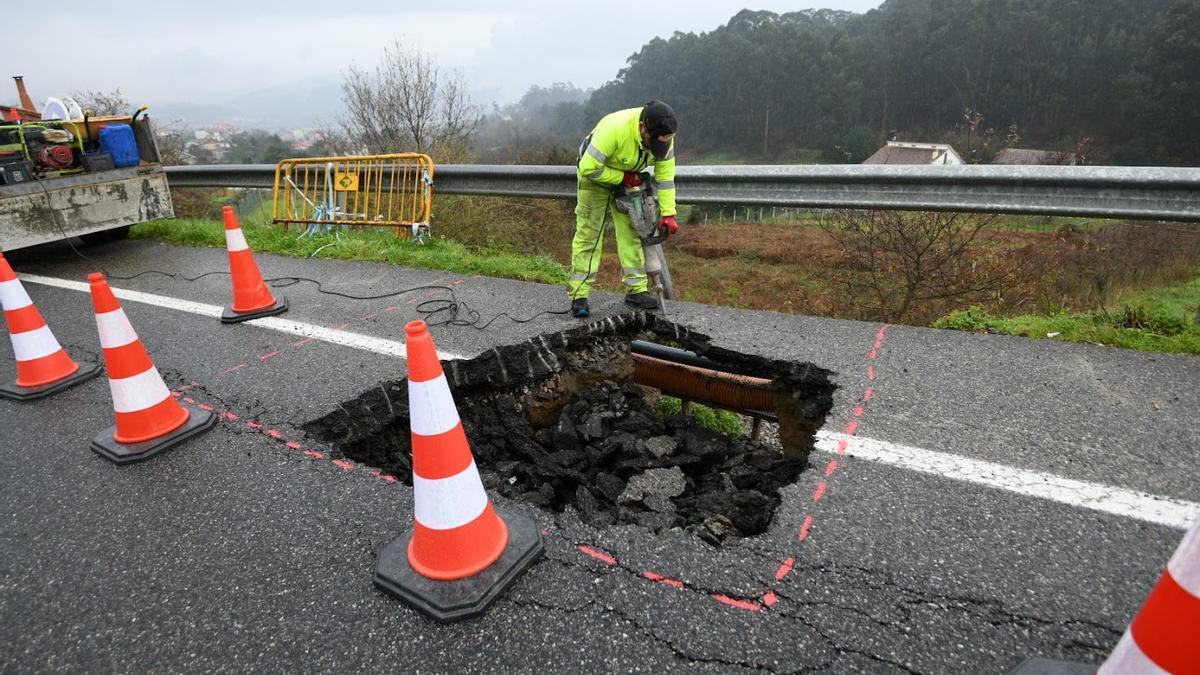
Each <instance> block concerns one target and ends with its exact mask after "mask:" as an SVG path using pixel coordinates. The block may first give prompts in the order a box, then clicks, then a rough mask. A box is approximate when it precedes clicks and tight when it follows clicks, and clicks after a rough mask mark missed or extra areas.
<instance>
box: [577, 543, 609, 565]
mask: <svg viewBox="0 0 1200 675" xmlns="http://www.w3.org/2000/svg"><path fill="white" fill-rule="evenodd" d="M579 552H580V553H582V554H584V555H590V556H592V557H593V558H595V559H596V560H599V561H600V562H602V563H604V564H605V565H616V564H617V559H616V558H614V557H612V556H611V555H609V554H607V553H604V552H603V551H597V550H596V549H594V548H592V547H591V546H580V547H579Z"/></svg>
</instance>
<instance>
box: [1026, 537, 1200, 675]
mask: <svg viewBox="0 0 1200 675" xmlns="http://www.w3.org/2000/svg"><path fill="white" fill-rule="evenodd" d="M1091 673H1095V674H1096V675H1172V674H1173V675H1185V674H1187V675H1198V674H1200V518H1198V519H1197V520H1196V522H1194V523H1192V529H1191V530H1189V531H1188V533H1187V534H1186V535H1185V536H1184V537H1183V541H1182V542H1181V543H1180V544H1179V548H1177V549H1175V555H1173V556H1171V560H1170V562H1168V563H1167V569H1166V570H1164V571H1163V573H1162V576H1160V577H1159V578H1158V583H1157V584H1155V586H1154V590H1152V591H1150V595H1149V597H1147V598H1146V602H1145V603H1144V604H1143V605H1142V608H1141V609H1140V610H1138V613H1137V616H1135V617H1133V623H1131V624H1129V628H1127V629H1125V634H1124V635H1122V636H1121V639H1120V640H1119V641H1117V646H1116V647H1114V648H1113V651H1112V654H1109V656H1108V660H1106V661H1105V662H1104V664H1103V665H1101V666H1100V669H1099V670H1096V668H1095V667H1094V666H1089V665H1087V664H1083V663H1074V662H1071V661H1058V660H1053V659H1042V658H1031V659H1027V660H1025V661H1024V662H1022V663H1021V664H1020V666H1018V667H1017V669H1016V670H1013V671H1012V672H1011V674H1010V675H1090V674H1091Z"/></svg>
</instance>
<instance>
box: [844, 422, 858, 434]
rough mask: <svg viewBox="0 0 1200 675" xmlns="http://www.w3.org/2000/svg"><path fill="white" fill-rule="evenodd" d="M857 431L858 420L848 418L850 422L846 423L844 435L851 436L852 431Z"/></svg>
mask: <svg viewBox="0 0 1200 675" xmlns="http://www.w3.org/2000/svg"><path fill="white" fill-rule="evenodd" d="M857 431H858V420H850V423H849V424H847V425H846V435H847V436H853V435H854V433H855V432H857Z"/></svg>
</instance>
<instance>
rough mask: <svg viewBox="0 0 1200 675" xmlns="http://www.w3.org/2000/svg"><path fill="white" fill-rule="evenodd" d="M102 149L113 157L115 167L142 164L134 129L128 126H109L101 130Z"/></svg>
mask: <svg viewBox="0 0 1200 675" xmlns="http://www.w3.org/2000/svg"><path fill="white" fill-rule="evenodd" d="M100 147H101V149H103V150H104V151H105V152H107V153H109V154H110V155H112V159H113V166H115V167H117V168H121V167H123V166H137V165H138V164H139V163H141V157H140V156H139V155H138V149H137V139H135V138H134V137H133V127H131V126H129V125H128V124H109V125H106V126H105V127H104V128H103V129H101V130H100Z"/></svg>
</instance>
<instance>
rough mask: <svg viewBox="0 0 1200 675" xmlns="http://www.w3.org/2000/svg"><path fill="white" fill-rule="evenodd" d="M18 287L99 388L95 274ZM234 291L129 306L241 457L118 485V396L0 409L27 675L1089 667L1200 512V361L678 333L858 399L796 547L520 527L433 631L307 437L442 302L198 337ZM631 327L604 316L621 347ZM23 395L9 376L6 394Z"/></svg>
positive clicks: (542, 290) (22, 665)
mask: <svg viewBox="0 0 1200 675" xmlns="http://www.w3.org/2000/svg"><path fill="white" fill-rule="evenodd" d="M86 253H87V254H88V255H89V256H92V257H93V258H95V259H96V261H97V262H98V263H99V264H100V265H103V267H104V268H105V269H107V270H108V272H109V273H110V274H111V275H114V276H128V275H131V274H134V273H136V272H141V271H144V270H148V269H160V270H165V271H170V272H177V273H179V274H181V275H186V276H194V275H198V274H201V273H204V272H208V271H213V270H224V269H227V266H226V260H225V253H224V252H223V251H221V250H202V249H185V248H175V247H171V246H167V245H164V244H159V243H152V242H142V241H127V242H119V243H115V244H111V245H107V246H103V247H95V248H90V249H87V250H86ZM10 259H11V260H12V262H13V265H14V267H15V268H16V270H17V272H18V274H20V275H22V277H23V278H24V279H25V280H26V283H25V286H26V289H27V290H28V292H29V294H30V295H31V296H32V297H33V299H34V301H35V302H36V303H37V305H38V307H39V308H40V310H41V311H42V313H43V315H44V316H45V317H46V319H47V321H48V322H49V324H50V326H51V328H52V329H53V330H54V332H55V334H56V335H57V337H58V339H59V341H60V342H61V343H62V344H63V345H64V346H66V347H67V349H68V351H69V352H70V353H71V354H72V355H73V356H74V357H76V358H77V359H84V360H87V359H90V360H96V359H99V358H100V356H101V355H100V347H99V342H98V339H97V335H96V328H95V322H94V319H93V315H92V313H91V308H90V300H89V297H88V295H87V293H86V292H81V291H80V290H78V289H79V288H82V287H83V286H82V282H85V280H86V276H87V273H88V272H91V271H95V270H96V269H97V265H96V264H94V263H91V262H87V261H84V260H81V259H79V258H78V257H76V256H75V255H74V254H73V253H72V252H71V251H70V250H68V249H65V248H55V249H50V250H41V251H36V252H34V253H32V254H24V255H13V256H11V257H10ZM258 259H259V263H260V266H261V267H262V268H263V271H264V274H265V275H266V276H268V277H282V276H289V275H296V276H304V277H309V278H313V279H319V280H321V281H322V282H323V283H324V284H325V288H326V289H329V290H337V291H343V292H347V293H351V294H372V293H382V292H386V291H390V290H398V289H402V288H406V287H411V286H418V285H425V284H435V285H450V286H451V287H452V288H453V289H454V293H455V294H456V296H457V298H458V299H459V300H461V301H464V302H466V303H467V304H468V305H469V306H470V307H472V308H475V309H477V310H478V311H479V312H480V313H481V314H482V315H483V316H484V317H485V318H486V317H490V316H492V315H494V314H496V313H499V312H508V313H510V314H511V315H513V316H518V317H527V316H530V315H533V314H536V313H537V312H539V311H542V310H544V309H561V308H562V306H563V305H564V304H565V302H564V300H563V292H562V289H559V288H555V287H550V286H544V285H538V284H527V283H520V282H514V281H504V280H497V279H489V278H480V277H461V276H457V275H449V274H446V273H441V272H431V271H420V270H410V269H402V268H395V267H390V266H384V265H375V264H366V263H349V262H337V261H328V260H297V259H290V258H279V257H274V256H258ZM228 283H229V282H228V278H227V277H225V276H222V275H214V276H209V277H205V278H203V279H200V280H197V281H192V282H189V281H184V280H182V279H180V278H169V277H165V276H162V275H156V274H150V275H143V276H140V277H138V278H136V279H131V280H113V281H112V285H113V286H114V287H115V288H118V289H125V290H129V291H138V292H141V293H143V294H148V295H141V296H136V297H137V298H139V299H138V300H133V299H125V300H123V301H122V302H123V305H124V308H125V311H126V313H127V314H128V316H129V318H130V320H131V321H132V323H133V325H134V327H135V328H136V330H137V331H138V333H139V335H140V337H141V339H142V340H143V342H144V343H145V344H146V345H147V347H148V349H149V350H150V354H151V356H152V358H153V359H154V360H155V363H156V365H157V366H158V368H159V370H160V371H161V372H162V373H163V376H164V378H165V379H166V381H167V385H168V386H169V387H171V388H172V389H173V390H175V391H176V392H177V393H178V394H179V396H180V398H183V399H188V400H190V401H194V402H195V403H196V404H197V405H203V406H206V407H209V408H211V409H212V410H213V411H214V412H216V413H218V414H219V415H221V422H220V423H219V424H218V426H217V428H216V429H215V430H214V431H212V432H210V433H208V434H205V435H204V436H201V437H199V438H197V439H194V440H192V441H190V442H188V443H187V444H186V445H184V446H182V447H180V448H177V449H174V450H171V451H170V452H168V453H166V454H164V455H162V456H161V457H158V458H156V459H154V460H153V461H149V462H145V463H141V464H136V465H129V466H115V465H113V464H110V463H109V462H107V461H105V460H103V459H101V458H100V457H98V456H97V455H95V454H93V453H92V452H91V451H90V450H88V447H87V445H88V440H89V439H90V438H91V437H92V436H93V435H94V434H95V433H97V432H98V431H99V430H100V429H102V428H103V427H106V426H108V425H110V424H111V423H112V407H111V398H110V395H109V391H108V387H107V385H106V382H105V380H104V379H103V378H100V379H97V380H93V381H91V382H89V383H86V384H84V385H81V386H78V387H75V388H73V389H70V390H68V391H66V392H63V393H61V394H58V395H56V396H54V397H51V398H49V399H44V400H42V401H39V402H34V403H15V402H10V401H2V400H0V671H4V672H30V671H89V672H108V671H116V672H130V671H149V670H170V671H207V672H219V671H246V670H259V671H276V672H278V671H305V672H308V671H339V672H356V671H397V670H403V671H414V672H438V671H456V672H520V671H534V670H537V671H541V672H563V671H568V672H574V671H582V670H587V671H605V672H608V671H621V672H623V671H643V672H664V671H675V670H689V671H693V670H694V671H700V672H707V671H713V672H729V671H733V670H739V669H762V670H766V671H770V672H803V671H817V672H881V673H887V672H919V673H966V672H970V673H1003V672H1007V671H1008V670H1010V669H1011V668H1013V667H1014V666H1015V665H1016V664H1017V663H1018V662H1020V661H1021V660H1023V659H1024V658H1026V657H1029V656H1038V657H1047V658H1057V659H1067V660H1075V661H1083V662H1090V663H1093V664H1095V663H1099V662H1100V661H1102V660H1103V658H1104V657H1105V655H1106V654H1107V652H1108V651H1109V650H1110V649H1111V647H1112V646H1113V645H1114V644H1115V643H1116V641H1117V639H1118V638H1119V637H1120V634H1121V632H1122V631H1123V630H1124V627H1125V626H1126V625H1127V623H1128V621H1129V620H1130V618H1131V617H1132V616H1133V614H1134V613H1135V612H1136V610H1137V608H1138V607H1139V606H1140V604H1141V602H1142V600H1143V599H1144V598H1145V596H1146V594H1147V593H1148V592H1149V590H1150V588H1151V587H1152V585H1153V583H1154V581H1155V580H1156V578H1157V576H1158V574H1159V573H1160V572H1161V570H1162V568H1163V567H1164V565H1165V563H1166V560H1167V558H1168V557H1169V556H1170V554H1171V552H1172V551H1173V550H1174V548H1175V546H1176V545H1177V544H1178V542H1179V540H1180V539H1181V538H1182V536H1183V534H1184V530H1185V528H1186V527H1187V524H1188V523H1189V522H1190V521H1191V520H1192V519H1194V518H1195V517H1197V514H1200V505H1198V502H1200V463H1198V462H1197V451H1198V446H1200V387H1197V386H1196V383H1197V382H1200V359H1198V358H1196V357H1190V356H1169V355H1159V354H1143V353H1134V352H1128V351H1123V350H1116V349H1108V348H1102V347H1098V346H1091V345H1075V344H1064V343H1056V342H1051V341H1035V340H1025V339H1018V338H1010V337H1002V336H991V335H975V334H966V333H957V332H946V331H935V330H929V329H922V328H909V327H902V326H887V327H885V326H882V325H877V324H868V323H859V322H853V321H837V320H830V319H821V318H812V317H804V316H786V315H781V314H773V313H767V312H750V311H738V310H729V309H721V308H714V307H707V306H703V305H694V304H688V303H671V305H670V306H669V307H668V312H669V318H670V319H672V320H675V321H678V322H681V323H684V324H687V325H688V326H691V327H692V328H694V329H695V330H698V331H700V332H703V333H706V334H708V335H710V336H712V337H713V338H714V341H715V342H717V343H718V344H720V345H721V346H724V347H728V348H732V349H737V350H741V351H746V352H752V353H758V354H764V355H768V356H771V357H776V358H788V359H797V360H806V361H811V362H813V363H816V364H818V365H821V366H823V367H826V368H829V369H831V370H833V371H836V372H837V377H836V381H837V383H838V385H839V387H840V388H839V390H838V393H837V395H836V397H835V405H834V409H833V412H832V413H831V415H830V417H829V419H828V422H827V425H826V428H825V429H824V430H823V432H822V435H821V438H822V443H821V445H820V447H821V448H822V452H817V453H814V454H813V456H812V466H811V467H810V469H809V470H808V471H806V472H805V473H804V474H803V475H802V476H801V478H800V480H799V481H798V482H797V483H795V484H794V485H792V486H790V487H788V488H786V489H785V490H784V492H783V497H784V500H783V505H782V506H781V507H780V509H779V510H778V511H777V512H776V515H775V519H774V521H773V523H772V526H771V528H770V530H769V531H768V532H767V533H766V534H764V535H761V536H759V537H755V538H751V539H747V540H740V541H732V542H727V543H726V544H725V545H724V546H722V547H721V548H713V547H711V546H709V545H707V544H705V543H703V542H701V541H700V540H699V539H697V538H695V537H693V536H691V535H686V534H683V533H674V534H673V533H666V534H662V535H655V534H654V533H652V532H649V531H647V530H643V529H640V528H637V527H631V526H630V527H615V528H609V529H606V530H596V529H593V528H591V527H589V526H586V525H584V524H582V523H581V522H580V521H579V519H578V518H576V517H575V516H574V515H573V514H572V513H571V512H567V513H565V514H553V513H548V512H542V511H538V510H537V509H535V508H532V507H530V506H528V505H525V504H521V503H504V505H505V506H506V507H507V508H509V509H512V510H514V511H518V512H521V513H525V514H527V515H529V516H531V517H534V518H536V519H537V520H538V521H539V523H540V524H541V526H542V527H543V528H545V530H546V532H547V534H546V545H547V555H546V557H545V559H544V560H543V561H541V562H540V563H538V564H537V565H536V566H535V567H534V568H533V569H532V570H530V571H529V572H528V573H526V574H525V575H524V576H523V577H522V578H521V579H520V580H519V581H518V582H517V583H516V585H515V586H514V587H513V588H512V589H511V590H510V592H508V593H507V594H506V595H505V596H503V597H502V598H501V599H500V600H498V601H497V602H496V603H495V604H494V605H493V606H492V607H491V608H490V610H489V611H488V613H487V614H486V615H485V616H484V617H482V618H480V619H476V620H470V621H465V622H461V623H457V624H453V625H439V624H435V623H432V622H430V621H428V620H426V619H424V618H422V617H421V616H420V615H418V614H416V613H415V612H414V611H412V610H410V609H408V608H407V607H406V606H404V605H402V604H401V603H400V602H398V601H396V600H395V599H393V598H392V597H390V596H387V595H385V594H383V593H380V592H378V591H376V590H375V589H374V587H373V586H372V583H371V578H372V574H373V570H374V565H375V553H376V551H377V549H378V548H379V547H380V546H382V545H384V544H385V543H387V542H388V541H390V540H391V539H392V538H394V537H395V536H396V535H397V533H398V532H399V529H400V528H401V527H402V526H403V524H404V523H405V522H406V521H408V520H409V519H410V518H411V509H412V498H411V494H412V493H411V490H410V489H409V488H407V487H405V486H404V485H403V484H402V483H399V482H394V481H391V480H388V478H387V477H386V476H382V475H379V474H378V472H376V471H374V470H373V469H372V468H371V467H368V466H362V465H357V464H354V463H353V462H350V461H347V460H345V459H344V458H341V457H340V456H338V455H337V454H336V453H335V452H332V451H331V450H330V449H329V448H327V447H322V446H321V445H320V444H319V443H318V442H316V441H315V440H314V439H309V438H306V437H305V436H304V434H303V432H301V431H300V427H301V425H302V424H303V423H304V422H306V421H308V420H311V419H314V418H316V417H319V416H321V415H323V414H325V413H327V412H329V411H330V410H332V409H334V408H335V407H336V405H337V403H338V402H339V401H342V400H345V399H348V398H351V397H353V396H355V395H356V394H358V393H359V392H361V391H363V390H365V389H367V388H369V387H371V386H374V385H375V384H377V383H378V382H379V381H381V380H384V379H394V378H397V377H400V376H402V375H403V374H404V372H405V361H404V359H403V358H401V357H399V356H398V355H397V354H396V353H395V352H394V347H393V346H394V344H395V342H396V341H401V340H402V335H403V324H404V323H405V322H407V321H409V320H412V319H413V318H417V317H418V313H417V307H418V304H417V303H419V302H420V301H423V300H426V299H431V298H438V297H445V292H444V291H438V290H423V291H419V292H415V293H411V294H407V295H402V296H398V297H391V298H383V299H378V300H370V301H355V300H347V299H344V298H338V297H334V296H331V295H323V294H320V293H318V292H316V289H315V288H314V287H313V286H312V285H311V284H308V283H300V284H296V285H293V286H290V287H288V288H286V289H282V290H281V292H282V293H284V294H285V295H287V296H288V298H289V300H290V301H291V310H290V311H289V312H288V313H287V314H286V315H283V317H281V318H283V319H287V320H289V321H290V322H293V323H290V324H287V325H283V326H281V325H271V324H269V322H267V325H256V324H243V325H237V326H223V325H221V324H219V323H218V322H217V321H216V319H215V318H213V317H211V316H206V315H205V314H204V312H205V311H208V310H207V309H206V307H208V306H212V305H222V304H225V303H226V302H227V300H228V294H229V289H228ZM181 301H184V302H181ZM619 301H620V298H619V297H618V296H611V295H603V294H600V295H597V296H594V298H593V304H594V305H595V306H596V307H597V309H598V310H599V314H600V315H601V316H603V315H604V314H605V313H612V312H616V311H619V308H620V307H619ZM188 303H193V304H188ZM195 303H201V304H199V305H197V304H195ZM571 325H573V322H572V320H570V319H567V318H565V317H563V316H555V315H541V316H539V317H537V318H535V319H534V320H533V321H531V322H529V323H514V322H511V321H508V320H507V319H504V318H502V319H500V320H498V321H496V322H495V323H493V324H492V325H491V327H490V328H488V329H487V330H483V331H479V330H474V329H471V328H465V327H449V326H443V327H437V328H435V329H434V330H433V334H434V337H435V339H436V340H437V344H438V347H439V349H441V350H442V351H443V352H447V353H450V354H454V355H461V356H466V357H471V356H474V355H476V354H479V353H482V352H484V351H486V350H488V349H490V348H491V347H493V346H496V345H502V344H509V343H513V342H517V341H520V340H525V339H528V338H530V337H532V336H535V335H538V334H540V333H543V332H550V331H555V330H560V329H562V328H564V327H567V326H571ZM288 331H291V332H288ZM305 331H307V332H305ZM312 336H315V337H312ZM4 342H5V343H7V340H4ZM390 345H393V346H390ZM13 378H14V367H13V361H12V358H11V351H9V349H8V347H7V346H6V347H4V348H3V358H2V359H0V380H4V381H11V380H12V379H13Z"/></svg>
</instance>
